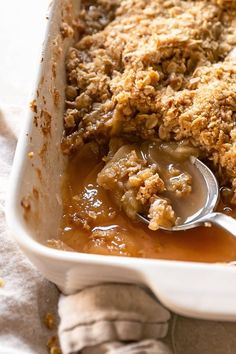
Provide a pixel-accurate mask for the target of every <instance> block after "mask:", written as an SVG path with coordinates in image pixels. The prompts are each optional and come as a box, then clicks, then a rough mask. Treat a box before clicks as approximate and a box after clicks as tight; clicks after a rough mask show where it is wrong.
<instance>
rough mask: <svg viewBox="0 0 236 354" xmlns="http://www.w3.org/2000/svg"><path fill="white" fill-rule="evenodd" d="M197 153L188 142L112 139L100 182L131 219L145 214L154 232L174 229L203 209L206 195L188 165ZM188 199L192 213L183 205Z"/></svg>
mask: <svg viewBox="0 0 236 354" xmlns="http://www.w3.org/2000/svg"><path fill="white" fill-rule="evenodd" d="M197 154H198V150H197V149H195V148H193V147H191V146H189V145H187V144H186V142H182V143H180V144H178V145H177V144H175V143H172V144H168V143H161V142H160V141H152V142H145V143H142V144H124V142H123V141H122V140H121V139H112V140H111V142H110V150H109V153H108V155H107V157H106V158H105V160H106V164H105V166H104V167H103V169H102V170H101V172H100V173H99V174H98V177H97V182H98V184H99V185H100V186H101V187H103V188H104V189H106V190H108V191H110V194H111V197H112V199H113V200H114V201H115V203H116V205H118V206H119V207H120V209H122V210H123V211H124V212H125V213H126V214H127V216H128V217H130V218H131V219H133V220H134V219H136V218H137V214H142V215H145V216H147V217H148V218H149V220H150V222H149V228H150V229H151V230H157V229H159V228H160V227H164V228H171V227H172V226H174V225H178V224H180V223H183V222H184V221H185V220H186V218H187V217H188V216H189V215H188V213H190V214H193V213H196V212H197V208H198V209H201V207H202V206H203V200H204V196H203V195H202V193H200V195H199V190H198V189H197V188H195V185H194V184H193V176H192V175H193V171H189V164H187V160H188V159H189V157H190V156H191V155H197ZM193 187H194V188H193ZM204 192H206V191H204ZM196 193H198V195H196ZM193 199H195V200H193ZM185 200H187V201H188V211H186V208H184V210H185V212H184V210H183V208H182V210H181V205H182V206H183V203H184V201H185ZM196 200H198V203H197V202H196ZM201 203H202V205H201ZM189 206H190V208H189ZM192 206H194V207H192Z"/></svg>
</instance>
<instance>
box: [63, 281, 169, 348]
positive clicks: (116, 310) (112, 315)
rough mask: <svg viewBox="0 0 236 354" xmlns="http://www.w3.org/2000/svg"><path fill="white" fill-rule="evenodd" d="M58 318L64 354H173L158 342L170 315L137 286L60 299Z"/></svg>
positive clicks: (87, 291) (111, 287)
mask: <svg viewBox="0 0 236 354" xmlns="http://www.w3.org/2000/svg"><path fill="white" fill-rule="evenodd" d="M59 315H60V318H61V322H60V326H59V338H60V343H61V348H62V351H63V354H72V353H77V352H79V351H81V352H82V353H83V354H85V353H89V354H90V353H91V354H92V353H96V354H103V353H106V354H113V353H114V354H118V353H123V354H131V353H132V354H141V353H143V354H154V353H156V354H171V351H170V349H169V348H168V347H167V346H166V345H165V344H164V343H162V342H161V341H159V339H162V338H164V337H165V336H166V334H167V330H168V321H169V319H170V313H169V311H168V310H166V309H165V308H164V307H163V306H161V305H160V304H159V303H158V302H157V300H156V299H155V298H154V297H153V295H152V294H151V293H148V292H147V291H145V290H144V289H142V288H140V287H138V286H136V285H128V284H103V285H97V286H94V287H90V288H87V289H84V290H81V291H80V292H78V293H77V294H75V295H70V296H61V297H60V301H59ZM133 342H136V343H133ZM127 343H128V344H127Z"/></svg>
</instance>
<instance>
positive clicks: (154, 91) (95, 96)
mask: <svg viewBox="0 0 236 354" xmlns="http://www.w3.org/2000/svg"><path fill="white" fill-rule="evenodd" d="M75 25H76V27H77V31H78V34H79V41H78V42H77V43H75V45H74V46H73V47H71V48H70V50H69V53H68V57H67V61H66V70H67V79H68V86H67V88H66V112H65V135H64V138H63V143H62V147H63V151H64V152H65V153H72V152H76V151H78V149H79V148H80V147H81V146H82V145H83V144H86V143H88V142H90V141H96V142H97V143H98V145H99V146H104V145H105V146H108V144H109V142H110V140H111V138H113V137H122V138H123V139H125V141H126V142H127V141H128V142H129V143H131V144H133V143H137V141H138V140H142V141H144V140H148V141H150V140H153V139H161V140H162V141H165V142H173V141H177V142H183V141H184V142H186V144H187V145H188V146H190V147H193V148H197V149H198V151H199V152H198V153H199V154H200V157H201V158H204V159H205V160H206V161H208V163H209V165H210V166H211V167H212V168H213V169H214V171H215V172H216V174H217V176H218V178H219V181H220V183H221V184H222V185H228V186H229V188H231V192H230V193H231V201H232V203H234V204H236V125H235V121H236V49H235V44H236V2H235V1H234V0H211V1H210V0H209V1H207V0H199V1H197V0H196V1H184V0H113V1H107V0H97V1H88V2H87V1H86V2H83V3H82V9H81V13H80V16H79V18H78V20H77V22H76V24H75ZM121 146H122V143H121ZM121 148H122V147H121ZM116 151H117V150H116ZM110 155H112V154H110V153H109V152H108V159H107V164H106V165H105V167H104V168H103V170H102V171H101V172H100V174H99V176H98V183H99V184H100V185H102V186H103V187H104V188H106V189H109V190H112V191H115V190H116V191H117V192H116V193H117V195H119V198H120V203H121V205H122V208H123V209H124V210H125V211H126V212H127V214H128V215H129V216H130V217H134V214H135V213H136V212H137V211H140V210H143V209H145V210H146V209H148V208H149V207H150V208H149V217H150V218H151V219H153V220H155V221H153V224H152V225H153V226H152V228H157V226H158V224H159V225H160V220H164V219H165V221H162V222H164V223H165V222H166V223H169V222H170V223H172V224H173V223H174V222H175V221H176V216H175V214H174V211H173V209H172V207H171V205H170V203H169V202H168V201H167V200H166V199H165V198H164V199H163V198H162V197H161V196H160V192H162V191H163V190H164V189H165V188H166V187H167V186H165V185H164V183H163V181H162V179H161V178H160V176H159V175H158V172H157V171H156V170H155V167H153V166H150V165H148V164H145V162H144V161H140V158H139V157H138V156H137V153H136V152H135V149H134V150H133V151H130V152H129V154H128V155H127V156H125V157H124V158H120V159H118V160H116V161H114V158H115V155H114V154H113V157H111V158H109V156H110ZM171 173H172V174H173V176H172V177H174V175H175V174H176V173H177V175H178V174H179V172H178V171H177V172H176V171H174V170H172V171H171ZM145 174H146V177H145V178H143V177H142V175H145ZM124 180H125V181H124ZM169 188H172V190H173V191H176V193H179V195H182V193H189V192H190V191H191V180H190V178H189V176H188V175H187V174H184V175H183V176H182V178H181V182H180V179H175V178H173V179H171V180H170V185H169ZM163 218H164V219H163Z"/></svg>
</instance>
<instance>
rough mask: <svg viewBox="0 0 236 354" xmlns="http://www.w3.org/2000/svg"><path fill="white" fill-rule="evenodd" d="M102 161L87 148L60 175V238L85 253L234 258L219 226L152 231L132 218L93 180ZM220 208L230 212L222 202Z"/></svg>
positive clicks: (235, 249) (232, 244) (234, 249)
mask: <svg viewBox="0 0 236 354" xmlns="http://www.w3.org/2000/svg"><path fill="white" fill-rule="evenodd" d="M102 166H103V162H102V161H101V159H99V158H98V157H97V155H96V154H95V153H93V152H92V151H91V150H87V151H86V149H85V150H84V151H83V152H82V153H80V154H79V155H78V156H76V157H74V158H72V159H71V160H70V161H69V163H68V166H67V169H66V172H65V175H64V176H63V186H62V199H63V218H62V222H61V230H60V240H61V241H63V243H64V244H65V245H66V247H67V246H69V247H70V248H72V249H73V250H75V251H78V252H83V253H93V254H103V255H116V256H117V255H118V256H131V257H144V258H158V259H170V260H183V261H197V262H230V261H234V260H236V239H235V238H234V237H232V236H230V235H229V234H228V233H227V232H225V231H223V230H221V229H219V228H217V227H214V226H212V227H199V228H195V229H192V230H188V231H183V232H173V233H167V232H164V231H159V230H158V231H151V230H149V229H148V228H147V226H145V225H143V224H142V223H141V222H133V221H131V220H130V219H128V218H127V216H126V215H124V213H123V212H122V211H121V210H118V208H117V206H116V205H114V203H113V202H112V198H110V196H109V193H108V192H106V191H105V190H104V189H102V188H101V187H99V186H98V184H97V183H96V177H97V173H98V172H99V171H100V170H101V168H102ZM218 209H219V210H220V211H224V210H227V213H228V214H230V215H232V216H233V215H234V216H236V210H234V211H233V210H231V209H230V208H229V207H228V206H226V205H223V203H221V204H220V205H219V208H218Z"/></svg>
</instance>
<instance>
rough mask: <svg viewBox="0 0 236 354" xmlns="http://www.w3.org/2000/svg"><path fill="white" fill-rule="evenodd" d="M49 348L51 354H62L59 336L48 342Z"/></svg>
mask: <svg viewBox="0 0 236 354" xmlns="http://www.w3.org/2000/svg"><path fill="white" fill-rule="evenodd" d="M47 347H48V350H49V353H50V354H61V349H60V345H59V340H58V337H57V336H52V337H51V338H49V340H48V342H47Z"/></svg>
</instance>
